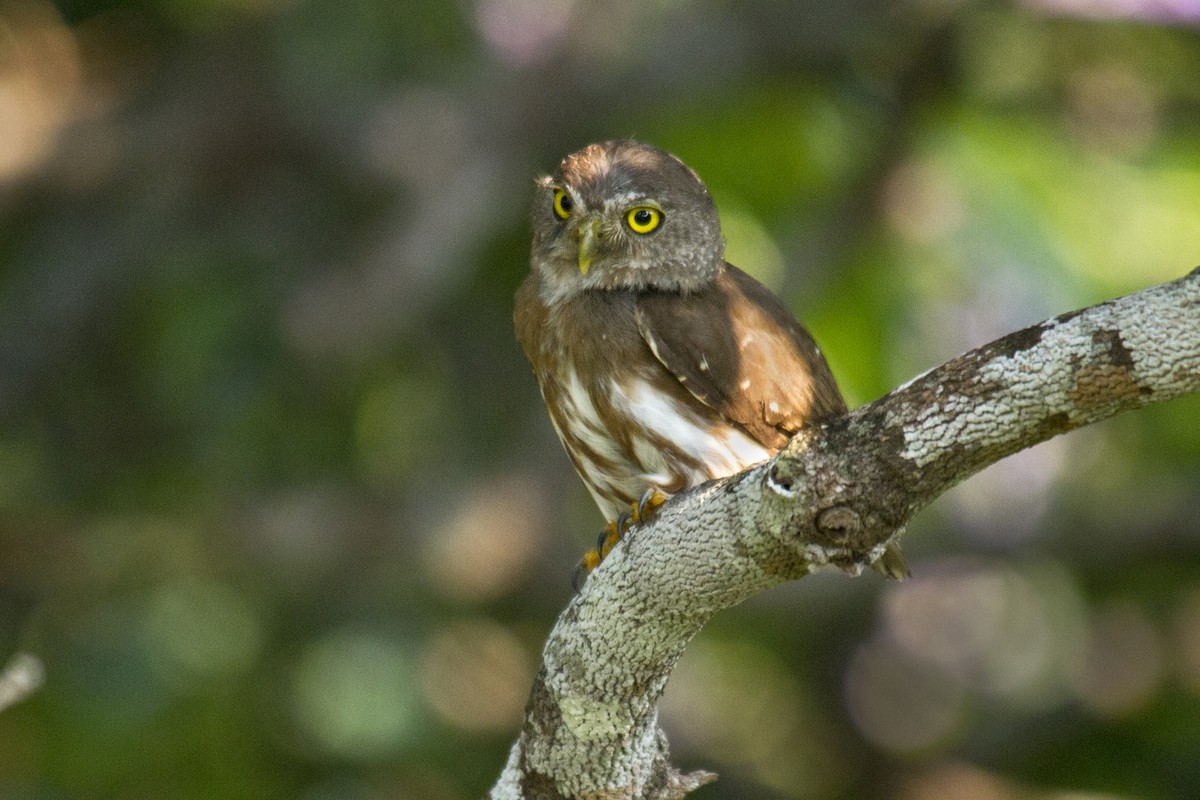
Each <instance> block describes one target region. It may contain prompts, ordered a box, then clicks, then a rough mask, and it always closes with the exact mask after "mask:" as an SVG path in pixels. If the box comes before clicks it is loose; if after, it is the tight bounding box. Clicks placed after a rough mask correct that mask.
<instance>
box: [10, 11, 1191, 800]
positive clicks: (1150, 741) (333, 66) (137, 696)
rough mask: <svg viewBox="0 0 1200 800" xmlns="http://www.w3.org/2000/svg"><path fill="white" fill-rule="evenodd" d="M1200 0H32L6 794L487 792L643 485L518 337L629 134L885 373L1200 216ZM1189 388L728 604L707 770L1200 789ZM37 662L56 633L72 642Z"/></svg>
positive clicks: (1078, 789) (871, 789) (384, 797)
mask: <svg viewBox="0 0 1200 800" xmlns="http://www.w3.org/2000/svg"><path fill="white" fill-rule="evenodd" d="M1198 24H1200V6H1198V4H1197V3H1195V2H1192V0H1174V1H1173V2H1172V1H1171V0H1162V2H1157V3H1147V2H1137V1H1136V0H1026V1H1025V2H1016V3H1000V2H966V0H912V1H911V2H905V3H894V4H890V5H885V4H880V3H876V2H867V1H866V0H849V1H847V0H837V1H836V2H834V1H833V0H829V1H827V2H800V3H794V2H781V1H779V0H774V1H769V2H760V3H741V2H732V1H731V0H725V1H721V0H704V1H701V0H657V1H656V2H644V3H625V2H611V1H609V2H588V1H586V0H460V1H459V2H436V1H431V2H403V1H402V2H392V1H391V0H363V1H362V2H352V3H337V2H333V1H332V0H163V1H162V2H148V1H147V0H141V1H140V2H139V1H137V0H63V2H57V3H51V2H48V1H47V0H18V1H16V2H14V0H3V2H0V664H2V663H4V662H7V661H8V660H9V659H10V658H12V657H14V656H18V654H26V656H31V657H32V658H33V659H36V661H31V660H30V659H29V658H28V657H26V658H18V662H17V663H24V664H30V663H34V664H37V665H40V669H41V670H43V671H44V676H45V683H44V686H43V687H42V688H41V690H40V691H38V692H37V693H35V694H34V695H33V696H32V697H30V698H29V699H26V700H25V701H24V702H21V703H18V704H16V705H13V706H11V707H9V708H7V709H6V710H4V711H3V712H0V798H5V799H7V798H14V799H17V798H20V799H21V800H35V799H36V800H42V799H43V798H45V799H46V800H50V799H53V800H59V799H61V800H75V799H76V798H122V799H124V798H155V799H156V800H158V798H174V799H176V800H193V799H195V800H199V799H201V798H214V799H216V798H268V799H269V798H301V800H335V799H337V800H341V799H343V798H344V799H345V800H409V799H415V798H420V799H421V800H457V799H458V798H475V797H479V796H481V795H482V794H483V793H484V792H485V791H486V789H487V788H488V787H489V786H490V785H491V783H492V781H493V780H494V779H495V777H496V776H497V775H498V773H499V770H500V768H501V766H502V764H503V762H504V758H505V755H506V753H507V750H508V747H509V745H510V743H511V742H512V740H513V738H514V736H515V734H516V732H517V729H518V725H519V720H520V717H521V711H522V705H523V703H524V700H525V697H526V695H527V692H528V688H529V686H530V684H531V681H532V678H533V671H534V669H535V666H536V664H537V661H538V653H539V650H540V647H541V644H542V641H543V639H544V637H545V635H546V633H547V631H548V630H549V628H550V626H551V624H552V622H553V620H554V618H555V616H556V614H557V612H558V611H559V610H560V609H561V608H562V607H563V606H564V604H565V603H566V602H567V600H568V598H569V596H570V587H569V583H568V576H569V574H570V571H571V568H572V566H573V565H574V563H575V561H576V559H577V557H578V556H579V554H580V553H581V552H582V550H583V549H584V548H585V547H586V546H587V545H588V544H589V542H590V540H591V539H592V538H593V537H594V534H595V532H596V531H597V530H598V528H599V526H600V524H601V523H602V520H601V519H600V518H599V515H598V513H597V512H596V510H595V508H594V507H593V506H592V504H591V502H590V500H589V498H588V497H587V495H586V492H585V491H584V490H583V488H582V486H581V484H580V483H579V482H578V480H577V479H576V478H575V476H574V475H573V473H572V472H571V469H570V466H569V463H568V461H567V459H566V457H565V456H564V455H563V454H562V453H561V451H560V449H559V446H558V443H557V441H556V440H555V438H554V435H553V432H552V430H551V428H550V425H549V424H548V422H547V420H546V419H545V416H544V411H543V409H542V408H541V404H540V400H539V397H538V395H537V391H536V389H535V386H534V382H533V379H532V376H531V375H530V374H529V372H528V368H527V365H526V364H525V362H524V359H523V357H522V355H521V353H520V351H519V349H518V347H517V345H516V343H515V342H514V340H513V336H512V333H511V323H510V313H511V304H512V295H513V292H514V291H515V289H516V287H517V285H518V284H519V282H520V281H521V280H522V278H523V277H524V275H525V273H526V270H527V252H528V223H527V213H528V212H527V203H528V199H529V197H530V195H531V179H532V178H533V177H534V176H535V175H537V174H539V173H540V172H544V171H548V170H549V169H551V168H552V167H553V166H554V164H555V163H556V162H557V160H558V159H559V158H561V157H562V156H563V155H565V154H566V153H568V152H570V151H572V150H574V149H576V148H577V147H579V146H581V145H583V144H585V143H587V142H588V141H591V140H596V139H601V138H610V137H614V136H629V135H632V136H637V137H640V138H644V139H647V140H649V141H652V142H654V143H657V144H659V145H661V146H663V147H665V148H667V149H670V150H672V151H674V152H676V153H677V154H679V155H680V156H681V157H682V158H684V160H686V161H687V162H688V163H689V164H691V165H692V166H693V167H695V168H696V169H697V170H698V171H699V173H700V174H701V175H702V176H703V177H704V178H705V179H706V180H707V182H708V184H709V186H710V188H711V190H712V193H713V195H714V196H715V198H716V200H717V203H718V206H719V207H720V209H721V211H722V215H723V218H724V222H725V226H726V235H727V238H728V240H729V256H730V260H732V261H733V262H734V263H737V264H739V265H741V266H742V267H744V268H746V269H748V270H749V271H751V272H752V273H754V274H755V275H757V276H758V277H759V278H760V279H762V280H763V281H765V282H766V283H768V284H769V285H770V286H772V287H773V288H774V289H776V290H777V291H778V292H779V293H781V294H782V295H783V296H784V297H785V298H786V299H787V301H788V302H789V304H790V305H791V307H792V308H793V309H794V310H795V311H796V312H797V313H798V314H799V315H800V316H801V317H802V318H803V319H804V320H805V321H806V322H807V324H808V325H809V327H810V328H811V329H812V330H813V331H814V333H815V335H816V337H817V338H818V340H819V341H820V342H821V343H822V345H823V347H824V350H825V351H826V353H827V354H828V357H829V359H830V361H831V362H832V366H833V369H834V371H835V373H836V374H837V376H838V378H839V380H840V381H841V383H842V385H843V387H844V389H845V391H846V393H847V395H848V397H849V399H850V402H851V405H858V404H861V403H864V402H868V401H870V400H872V399H874V398H876V397H878V396H880V395H882V394H884V393H886V392H887V391H888V390H889V389H891V388H892V387H894V386H895V385H897V384H898V383H900V382H902V381H904V380H907V379H908V378H910V377H912V376H913V375H915V374H917V373H918V372H921V371H923V370H925V369H927V368H929V367H932V366H934V365H936V364H938V363H941V362H942V361H944V360H945V359H947V358H949V357H951V356H953V355H956V354H957V353H959V352H961V351H962V350H964V349H967V348H970V347H973V346H977V345H979V344H982V343H984V342H986V341H988V340H989V339H991V338H994V337H996V336H999V335H1001V334H1003V333H1006V332H1008V331H1010V330H1013V329H1016V328H1018V327H1021V326H1024V325H1027V324H1030V323H1033V322H1036V321H1038V320H1040V319H1043V318H1045V317H1049V316H1053V315H1055V314H1058V313H1061V312H1064V311H1067V310H1069V309H1073V308H1076V307H1079V306H1083V305H1087V304H1091V303H1094V302H1098V301H1101V300H1103V299H1106V298H1109V297H1113V296H1116V295H1119V294H1123V293H1127V292H1130V291H1134V290H1137V289H1139V288H1143V287H1145V286H1148V285H1150V284H1153V283H1157V282H1161V281H1165V280H1170V279H1172V278H1175V277H1178V276H1180V275H1182V274H1184V273H1185V272H1186V271H1188V270H1189V269H1191V268H1192V267H1194V266H1196V265H1197V264H1200V29H1198V28H1197V25H1198ZM1198 509H1200V398H1197V397H1191V398H1184V399H1180V400H1176V401H1174V402H1172V403H1169V404H1165V405H1161V406H1156V407H1153V408H1150V409H1147V410H1144V411H1140V412H1137V413H1132V414H1127V415H1124V416H1122V417H1120V418H1117V419H1115V420H1111V421H1109V422H1107V423H1104V424H1102V425H1099V426H1095V427H1093V428H1090V429H1086V430H1083V431H1079V432H1076V433H1073V434H1071V435H1068V436H1065V437H1062V438H1059V439H1056V440H1054V441H1051V442H1049V443H1047V444H1045V445H1042V446H1040V447H1037V448H1035V449H1033V450H1031V451H1028V452H1025V453H1022V454H1019V455H1017V456H1015V457H1013V458H1010V459H1008V460H1007V461H1005V462H1003V463H1001V464H999V465H997V466H995V467H994V468H992V469H990V470H988V471H987V472H985V473H984V474H981V475H979V476H977V477H975V478H973V479H972V480H970V481H968V482H966V483H965V484H963V485H962V486H961V487H959V488H957V489H956V490H955V491H953V492H951V493H950V494H949V495H947V496H946V497H944V498H942V499H941V500H940V501H939V502H938V503H937V504H935V506H933V507H932V508H930V509H929V510H927V511H926V512H924V513H923V514H922V515H921V516H920V517H919V519H918V520H917V521H916V522H915V524H914V525H912V527H911V529H910V531H909V534H908V536H907V537H906V539H905V542H906V549H907V551H908V552H909V554H910V558H911V561H912V565H913V569H914V571H915V573H916V577H915V578H914V579H912V580H911V581H909V582H907V583H905V584H904V585H896V584H889V583H886V582H884V581H882V580H881V579H879V578H878V577H876V576H873V575H871V574H868V575H866V576H864V577H861V578H858V579H850V578H848V577H846V576H843V575H840V574H821V575H817V576H814V577H811V578H808V579H806V580H804V581H801V582H799V583H796V584H793V585H789V586H785V587H780V588H779V589H777V590H775V591H772V592H769V593H767V594H765V595H763V596H761V597H759V598H756V599H754V600H753V601H751V602H749V603H747V604H746V605H744V606H743V607H740V608H738V609H735V610H733V611H730V612H728V613H724V614H722V615H719V616H718V617H717V618H716V619H714V620H713V622H712V624H711V625H710V626H709V627H708V628H707V629H706V630H705V631H704V632H703V633H702V634H701V636H700V637H699V638H698V639H697V640H696V641H695V642H694V643H693V645H692V647H691V648H690V650H689V651H688V653H687V654H686V656H685V657H684V659H683V661H682V662H681V663H680V665H679V668H678V670H677V673H676V674H675V676H674V678H673V680H672V682H671V684H670V686H669V688H668V692H667V697H666V699H665V701H664V707H663V722H664V725H665V727H666V729H667V731H668V732H669V734H670V737H671V741H672V745H673V752H674V755H675V759H676V761H677V763H679V764H681V765H682V766H684V767H687V768H700V767H707V768H713V769H716V770H718V771H719V772H720V773H721V775H722V778H721V780H720V781H719V782H718V783H716V784H714V785H712V786H710V787H707V788H705V789H704V790H702V791H701V792H699V793H697V795H696V797H698V798H710V799H711V800H716V799H717V798H747V797H754V798H768V799H770V798H822V799H825V798H834V799H836V798H901V799H902V800H934V799H935V798H983V799H984V800H1029V799H1033V798H1056V799H1058V800H1067V798H1070V800H1084V799H1087V800H1101V799H1103V800H1115V799H1118V798H1120V799H1126V798H1149V799H1152V800H1157V799H1159V798H1163V799H1164V800H1165V799H1167V798H1172V799H1173V798H1193V797H1197V796H1200V510H1198ZM33 671H34V672H35V673H36V672H37V671H38V670H37V669H34V670H33Z"/></svg>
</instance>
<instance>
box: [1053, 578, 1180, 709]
mask: <svg viewBox="0 0 1200 800" xmlns="http://www.w3.org/2000/svg"><path fill="white" fill-rule="evenodd" d="M1164 668H1165V653H1164V648H1163V641H1162V637H1161V636H1160V635H1159V633H1158V631H1157V630H1156V629H1155V627H1154V624H1153V623H1152V622H1151V621H1150V619H1149V618H1148V617H1147V616H1146V613H1145V612H1144V611H1143V610H1142V609H1141V608H1139V607H1138V606H1137V605H1135V604H1134V603H1132V602H1127V601H1121V602H1113V603H1111V604H1110V605H1108V606H1107V607H1105V608H1102V609H1100V610H1099V612H1098V613H1097V615H1096V618H1095V619H1094V620H1093V622H1092V630H1091V642H1090V646H1089V648H1088V651H1087V654H1086V657H1085V659H1084V661H1083V664H1082V669H1081V670H1080V673H1079V675H1078V678H1077V680H1076V683H1075V691H1076V692H1077V693H1078V695H1079V699H1080V700H1082V701H1083V703H1084V704H1085V705H1086V706H1088V707H1089V708H1091V709H1092V710H1093V711H1096V712H1097V713H1100V714H1103V715H1105V716H1112V717H1120V716H1127V715H1129V714H1134V713H1136V712H1138V711H1140V710H1142V709H1143V708H1145V707H1146V706H1147V705H1148V704H1149V703H1150V702H1151V701H1152V700H1153V699H1154V696H1155V695H1156V694H1157V693H1158V690H1159V688H1160V687H1161V685H1162V680H1163V677H1164Z"/></svg>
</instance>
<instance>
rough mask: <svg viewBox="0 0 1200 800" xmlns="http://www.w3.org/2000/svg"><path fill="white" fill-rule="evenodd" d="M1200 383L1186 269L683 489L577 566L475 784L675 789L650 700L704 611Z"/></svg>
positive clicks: (660, 792) (850, 554)
mask: <svg viewBox="0 0 1200 800" xmlns="http://www.w3.org/2000/svg"><path fill="white" fill-rule="evenodd" d="M1196 391H1200V268H1198V269H1196V270H1193V271H1192V272H1191V273H1190V274H1189V275H1187V276H1186V277H1183V278H1180V279H1179V280H1176V281H1173V282H1171V283H1167V284H1163V285H1161V286H1156V287H1153V288H1150V289H1147V290H1145V291H1142V292H1138V293H1136V294H1132V295H1129V296H1127V297H1123V298H1120V299H1118V300H1112V301H1110V302H1107V303H1102V304H1100V305H1097V306H1092V307H1090V308H1087V309H1084V310H1082V311H1077V312H1073V313H1070V314H1064V315H1062V316H1059V317H1056V318H1054V319H1051V320H1047V321H1046V322H1043V323H1041V324H1038V325H1034V326H1032V327H1029V328H1026V329H1024V330H1021V331H1018V332H1016V333H1013V334H1010V335H1008V336H1005V337H1003V338H1002V339H998V340H996V341H995V342H992V343H991V344H988V345H985V346H983V347H981V348H979V349H977V350H973V351H971V352H969V353H966V354H964V355H962V356H959V357H958V358H955V359H954V360H952V361H950V362H948V363H946V364H944V365H942V366H940V367H938V368H936V369H934V370H931V371H930V372H928V373H926V374H924V375H921V376H920V377H918V378H916V379H914V380H912V381H910V382H909V383H907V384H905V385H904V386H902V387H900V388H899V389H897V390H895V391H894V392H892V393H891V394H889V395H887V396H886V397H883V398H881V399H880V400H877V401H875V402H873V403H870V404H869V405H866V406H863V407H862V408H859V409H857V410H856V411H854V412H851V413H850V414H847V415H846V416H844V417H842V418H840V419H837V420H833V421H832V422H830V423H828V424H826V425H823V426H821V427H819V428H812V429H806V430H804V431H801V433H800V434H798V435H797V436H796V437H795V438H794V439H793V440H792V442H791V443H790V444H789V445H788V446H787V447H786V448H785V449H784V450H783V451H782V452H780V453H779V455H778V456H776V457H775V458H773V459H771V460H770V461H768V462H766V463H764V464H761V465H758V466H756V467H753V468H751V469H749V470H746V471H745V472H742V473H739V474H737V475H734V476H731V477H729V478H726V479H723V480H719V481H713V482H710V483H707V484H704V485H702V486H699V487H697V488H695V489H693V490H691V491H689V492H686V493H684V494H681V495H678V496H677V497H675V498H673V499H672V500H671V501H670V502H668V503H667V504H666V505H664V506H663V507H662V509H661V510H660V511H659V513H658V514H657V516H655V517H654V518H653V519H652V520H651V521H650V522H649V523H647V524H645V525H644V526H640V527H638V528H635V529H634V530H633V531H631V532H630V534H629V535H628V536H627V537H626V539H625V541H623V542H622V543H621V544H620V545H618V546H617V547H616V548H615V549H614V550H613V552H612V553H611V554H610V555H609V556H608V557H607V558H606V559H605V561H604V563H603V564H601V565H600V567H599V568H598V569H597V570H596V571H595V572H594V573H593V574H592V575H591V577H589V578H588V581H587V583H586V585H585V586H584V588H583V590H582V591H581V592H580V593H579V594H578V595H576V596H575V597H574V598H573V599H572V601H571V603H570V604H569V605H568V606H567V608H566V609H565V610H564V611H563V613H562V615H561V616H560V617H559V619H558V622H557V623H556V624H555V626H554V629H553V631H552V632H551V633H550V636H549V639H548V641H547V642H546V646H545V650H544V652H543V656H542V667H541V670H540V671H539V673H538V676H537V679H536V681H535V683H534V686H533V691H532V694H531V696H530V700H529V705H528V708H527V709H526V715H525V724H524V726H523V727H522V729H521V732H520V735H519V737H518V739H517V741H516V743H515V744H514V745H513V748H512V751H511V752H510V755H509V759H508V763H507V765H506V766H505V768H504V771H503V773H502V774H501V776H500V778H499V780H498V781H497V783H496V785H495V786H494V787H493V788H492V790H491V792H490V794H489V797H490V798H492V800H515V798H528V799H532V798H539V799H540V798H547V799H549V798H590V799H596V800H599V799H600V798H605V799H608V798H614V799H615V798H622V799H623V800H624V799H626V798H627V799H629V800H634V799H638V800H640V799H641V798H646V799H648V800H650V799H652V800H661V799H663V798H680V797H683V796H684V795H686V794H687V793H688V792H690V791H691V790H692V789H694V788H696V787H697V786H700V785H702V784H704V783H707V782H708V781H710V780H712V779H713V778H714V777H715V776H713V775H711V774H709V773H693V774H690V775H683V774H681V773H680V772H678V771H677V770H676V769H674V768H673V767H672V766H671V765H670V762H669V760H668V752H667V740H666V736H665V735H664V734H663V732H662V731H661V730H660V729H659V727H658V714H657V703H658V699H659V697H660V696H661V694H662V691H663V688H664V687H665V686H666V682H667V678H668V677H669V675H670V673H671V670H672V668H673V667H674V665H675V662H676V661H677V660H678V658H679V656H680V655H681V654H682V653H683V650H684V648H685V647H686V645H687V643H688V642H689V641H690V640H691V638H692V637H693V636H695V634H696V633H697V632H698V631H699V630H700V628H701V627H702V626H703V625H704V624H705V622H707V620H708V619H709V617H710V616H711V615H712V614H713V613H714V612H716V611H719V610H720V609H723V608H729V607H730V606H733V605H736V604H737V603H740V602H741V601H743V600H745V599H746V598H748V597H750V596H752V595H754V594H757V593H758V592H761V591H763V590H764V589H767V588H769V587H771V586H774V585H776V584H779V583H781V582H783V581H788V580H794V579H797V578H800V577H803V576H804V575H805V574H807V573H808V572H810V571H812V570H813V569H814V568H815V567H818V566H822V565H829V564H831V565H834V566H837V567H840V568H841V569H843V570H846V571H848V572H850V573H852V574H857V573H858V572H860V571H861V570H862V568H863V567H864V566H867V565H870V564H871V563H872V562H874V561H875V560H876V559H878V558H879V556H880V555H881V554H882V553H883V551H884V548H885V547H886V545H887V544H888V543H889V542H890V541H892V540H893V539H894V538H896V537H898V536H899V535H900V534H901V533H902V532H903V531H904V526H905V524H906V523H907V522H908V521H909V520H910V519H911V518H912V517H913V515H914V514H916V513H917V512H918V511H919V510H920V509H921V508H923V507H924V506H925V505H927V504H928V503H930V502H931V501H932V500H933V499H934V498H936V497H938V496H939V495H940V494H942V493H943V492H945V491H946V490H947V489H949V488H950V487H951V486H953V485H955V484H956V483H958V482H959V481H961V480H963V479H964V478H966V477H968V476H970V475H973V474H974V473H976V472H978V471H980V470H982V469H983V468H984V467H986V466H988V465H989V464H992V463H994V462H996V461H998V460H999V459H1001V458H1003V457H1005V456H1007V455H1010V454H1012V453H1014V452H1016V451H1018V450H1021V449H1023V448H1026V447H1029V446H1031V445H1034V444H1037V443H1038V442H1041V441H1044V440H1046V439H1049V438H1050V437H1052V436H1055V435H1057V434H1060V433H1063V432H1065V431H1068V430H1072V429H1074V428H1078V427H1081V426H1083V425H1089V424H1091V423H1093V422H1098V421H1099V420H1102V419H1105V418H1107V417H1110V416H1112V415H1114V414H1117V413H1119V412H1121V411H1126V410H1129V409H1133V408H1138V407H1141V406H1143V405H1146V404H1148V403H1154V402H1159V401H1163V400H1168V399H1170V398H1172V397H1177V396H1179V395H1182V394H1186V393H1189V392H1196Z"/></svg>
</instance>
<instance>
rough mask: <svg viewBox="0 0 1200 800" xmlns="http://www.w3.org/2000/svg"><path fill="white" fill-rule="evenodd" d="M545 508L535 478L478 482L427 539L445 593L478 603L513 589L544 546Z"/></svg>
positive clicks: (430, 562) (428, 559) (434, 576)
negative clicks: (530, 479)
mask: <svg viewBox="0 0 1200 800" xmlns="http://www.w3.org/2000/svg"><path fill="white" fill-rule="evenodd" d="M541 508H542V500H541V498H540V496H539V492H538V487H537V485H536V484H535V483H533V482H531V481H529V480H525V479H522V478H509V477H505V478H500V479H498V480H493V481H485V482H483V483H482V484H478V485H476V486H474V487H472V489H471V491H470V492H469V493H468V494H467V495H466V496H465V497H464V498H463V500H462V501H461V503H460V504H459V505H458V507H457V508H453V509H452V510H451V511H450V512H449V513H448V514H446V515H445V521H444V523H443V524H442V525H441V526H440V527H438V529H437V530H436V531H435V532H434V534H433V535H432V536H431V537H430V538H429V540H428V542H427V543H426V547H425V554H424V555H425V565H426V572H427V573H428V575H429V576H430V579H431V580H432V581H433V582H434V584H435V585H436V586H437V587H438V588H439V589H440V590H441V591H442V592H444V593H445V594H447V595H449V596H451V597H455V598H459V599H462V600H471V601H475V602H478V601H480V600H484V599H487V598H490V597H495V596H497V595H500V594H502V593H504V592H505V591H508V590H510V589H512V588H513V587H514V586H515V585H516V584H517V582H518V581H519V580H520V579H521V578H522V577H523V576H525V575H527V574H528V573H529V571H530V570H531V569H533V567H534V566H535V565H536V563H537V558H538V555H539V553H540V551H541V549H542V547H543V545H544V539H545V520H544V517H543V514H542V512H541Z"/></svg>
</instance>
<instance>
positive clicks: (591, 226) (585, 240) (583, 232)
mask: <svg viewBox="0 0 1200 800" xmlns="http://www.w3.org/2000/svg"><path fill="white" fill-rule="evenodd" d="M599 225H600V220H598V219H591V220H587V221H586V222H584V223H582V224H581V225H580V226H579V227H578V228H576V229H575V235H576V236H577V237H579V271H580V272H581V273H582V274H584V275H587V271H588V267H590V266H591V265H592V257H593V256H595V254H596V238H597V228H598V227H599Z"/></svg>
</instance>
